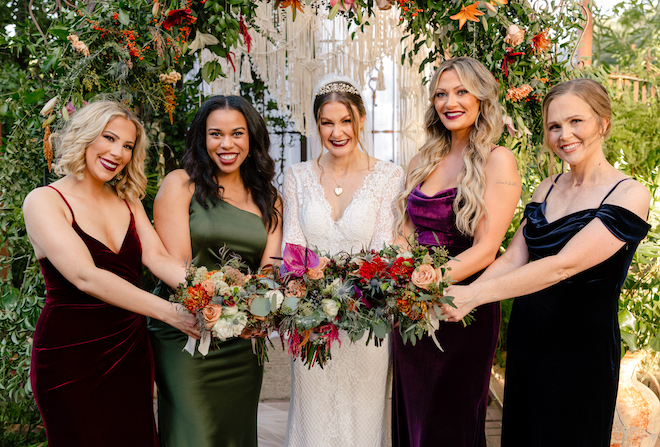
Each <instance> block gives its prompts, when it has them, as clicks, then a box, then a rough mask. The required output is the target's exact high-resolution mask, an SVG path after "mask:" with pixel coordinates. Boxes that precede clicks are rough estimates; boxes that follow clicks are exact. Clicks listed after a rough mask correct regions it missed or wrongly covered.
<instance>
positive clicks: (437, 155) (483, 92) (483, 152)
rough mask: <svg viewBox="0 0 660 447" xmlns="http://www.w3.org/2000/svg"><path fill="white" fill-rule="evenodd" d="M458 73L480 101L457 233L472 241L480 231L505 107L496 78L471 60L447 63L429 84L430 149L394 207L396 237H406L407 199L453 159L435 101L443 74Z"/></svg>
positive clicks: (461, 178) (457, 208)
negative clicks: (488, 169) (489, 167)
mask: <svg viewBox="0 0 660 447" xmlns="http://www.w3.org/2000/svg"><path fill="white" fill-rule="evenodd" d="M449 70H454V71H455V72H456V74H457V75H458V77H459V79H460V80H461V82H462V84H463V86H464V87H465V88H466V89H467V91H468V92H470V93H472V94H473V95H474V96H476V97H477V99H478V100H479V113H478V114H477V118H476V120H475V122H474V124H473V126H472V129H471V130H470V134H469V142H468V145H467V146H466V147H465V149H463V162H464V167H463V169H462V170H461V172H460V173H459V174H458V188H457V189H458V192H457V195H456V200H455V201H454V205H453V206H454V213H456V227H457V228H458V230H459V231H460V232H461V233H463V234H465V235H468V236H474V233H475V231H476V229H477V225H478V224H479V222H480V221H481V219H482V218H483V217H484V216H485V217H486V219H488V210H487V209H486V202H485V201H484V191H485V189H486V175H485V174H484V166H485V165H486V161H487V160H488V156H489V154H490V151H491V148H492V145H493V144H494V143H496V142H497V141H498V140H499V138H500V136H501V134H502V106H501V105H500V103H499V101H498V99H499V86H498V85H497V81H495V78H494V77H493V75H492V74H491V73H490V72H489V71H488V69H486V67H484V65H483V64H482V63H481V62H479V61H477V60H476V59H473V58H471V57H466V56H463V57H457V58H455V59H449V60H446V61H444V62H443V63H442V64H440V66H439V67H438V69H437V70H436V72H435V74H434V75H433V79H432V80H431V83H430V84H429V101H430V104H429V106H428V108H427V110H426V116H425V123H424V125H425V127H426V135H427V139H426V143H424V145H423V146H422V147H421V149H420V150H419V155H420V163H419V166H417V167H416V168H415V169H414V170H413V171H412V172H411V173H410V178H409V179H408V184H407V186H406V188H405V190H404V191H403V192H402V193H401V194H400V195H399V197H398V198H397V201H396V206H397V211H398V218H397V222H396V225H395V228H396V230H397V232H399V233H401V232H403V228H404V225H405V222H406V219H407V218H408V212H407V209H406V207H407V203H408V195H409V194H410V193H411V192H412V190H413V189H414V188H415V186H417V185H418V184H420V183H422V182H423V181H424V180H426V178H427V177H428V176H429V175H431V173H432V172H433V170H434V169H435V168H436V167H437V166H438V165H439V164H440V162H442V160H443V159H444V158H445V157H446V156H447V155H448V154H449V151H450V149H451V132H450V131H449V130H447V128H446V127H445V126H444V125H443V124H442V121H441V120H440V116H439V115H438V112H437V111H436V110H435V105H434V97H435V90H436V88H437V86H438V82H439V80H440V76H442V74H443V73H444V72H445V71H449Z"/></svg>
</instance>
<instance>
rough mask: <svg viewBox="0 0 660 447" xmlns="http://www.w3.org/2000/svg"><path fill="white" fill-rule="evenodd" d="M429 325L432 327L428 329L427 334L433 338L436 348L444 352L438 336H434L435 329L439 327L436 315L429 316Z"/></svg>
mask: <svg viewBox="0 0 660 447" xmlns="http://www.w3.org/2000/svg"><path fill="white" fill-rule="evenodd" d="M431 326H432V327H433V329H429V331H428V334H429V336H430V337H431V339H432V340H433V343H435V345H436V346H437V347H438V349H439V350H440V351H442V352H445V350H444V349H442V346H440V342H439V341H438V338H437V337H436V336H435V331H437V330H438V329H440V320H438V317H431Z"/></svg>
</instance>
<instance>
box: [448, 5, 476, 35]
mask: <svg viewBox="0 0 660 447" xmlns="http://www.w3.org/2000/svg"><path fill="white" fill-rule="evenodd" d="M478 6H479V2H475V3H472V4H471V5H470V6H468V7H465V6H461V10H460V11H459V12H458V14H454V15H453V16H451V17H449V18H450V19H452V20H458V29H463V25H465V22H467V21H468V20H470V21H472V22H478V21H479V19H478V18H477V17H478V16H482V15H484V13H483V12H481V11H479V10H478V9H477V7H478Z"/></svg>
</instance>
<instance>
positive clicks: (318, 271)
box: [277, 244, 353, 368]
mask: <svg viewBox="0 0 660 447" xmlns="http://www.w3.org/2000/svg"><path fill="white" fill-rule="evenodd" d="M346 273H347V270H346V269H345V268H343V266H342V264H341V261H340V262H338V260H337V259H334V258H328V257H325V256H319V255H318V254H317V253H315V252H314V251H313V250H310V249H308V248H305V247H302V246H300V245H294V244H286V246H285V249H284V253H283V256H282V266H281V267H280V272H279V280H280V282H281V284H282V287H283V289H284V299H283V301H282V305H281V307H280V308H279V309H278V310H277V312H278V316H279V324H278V327H279V332H280V334H282V335H283V336H287V337H288V344H289V355H290V356H291V357H293V358H300V359H301V360H302V361H303V363H304V364H305V365H307V366H308V367H310V368H311V367H312V366H314V364H318V365H319V366H320V367H323V366H324V365H325V363H326V362H327V361H328V360H330V358H331V355H330V350H331V348H332V344H333V343H335V342H336V343H339V344H341V341H340V340H339V328H340V326H341V325H340V322H341V321H342V315H343V314H345V312H346V310H347V305H348V300H349V297H350V295H351V294H352V293H353V282H352V280H351V279H350V278H348V277H347V274H346Z"/></svg>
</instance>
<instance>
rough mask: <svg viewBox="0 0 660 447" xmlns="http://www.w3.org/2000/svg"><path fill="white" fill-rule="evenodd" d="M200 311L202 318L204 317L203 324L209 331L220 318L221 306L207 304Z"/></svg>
mask: <svg viewBox="0 0 660 447" xmlns="http://www.w3.org/2000/svg"><path fill="white" fill-rule="evenodd" d="M211 282H213V281H211ZM201 311H202V316H203V317H204V323H205V324H206V329H208V330H211V328H212V327H213V325H214V324H215V322H216V321H218V318H220V315H222V306H220V305H219V304H209V305H208V306H206V307H202V309H201Z"/></svg>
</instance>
